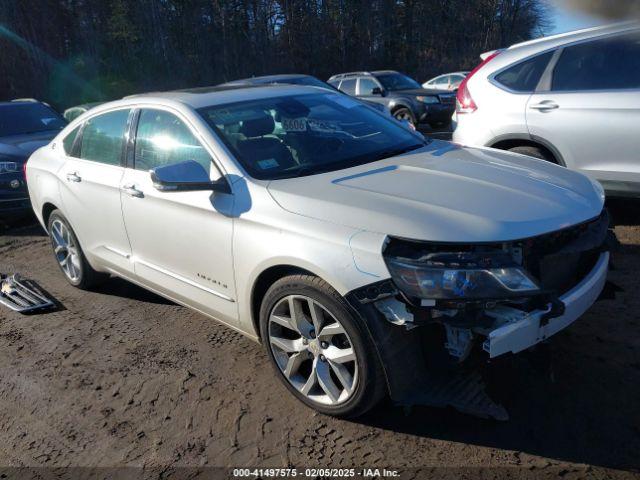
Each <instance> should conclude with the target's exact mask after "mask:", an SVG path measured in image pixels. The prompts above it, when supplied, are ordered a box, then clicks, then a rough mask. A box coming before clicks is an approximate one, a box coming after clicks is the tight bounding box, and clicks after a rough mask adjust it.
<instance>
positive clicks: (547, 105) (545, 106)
mask: <svg viewBox="0 0 640 480" xmlns="http://www.w3.org/2000/svg"><path fill="white" fill-rule="evenodd" d="M529 108H531V109H533V110H540V111H541V112H546V111H549V110H555V109H556V108H560V105H558V104H557V103H555V102H552V101H550V100H545V101H543V102H540V103H535V104H533V105H529Z"/></svg>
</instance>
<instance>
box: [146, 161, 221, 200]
mask: <svg viewBox="0 0 640 480" xmlns="http://www.w3.org/2000/svg"><path fill="white" fill-rule="evenodd" d="M151 181H153V186H154V187H156V189H157V190H160V191H161V192H188V191H196V190H212V191H214V192H220V193H231V187H230V186H229V184H228V183H227V181H226V180H225V179H224V178H223V179H220V180H217V181H215V182H212V181H211V179H210V178H209V174H208V173H207V171H206V170H205V169H204V167H203V166H202V165H200V164H199V163H198V162H195V161H193V160H187V161H186V162H181V163H174V164H172V165H166V166H164V167H156V168H154V169H153V170H151Z"/></svg>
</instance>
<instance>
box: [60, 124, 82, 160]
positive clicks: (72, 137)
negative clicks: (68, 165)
mask: <svg viewBox="0 0 640 480" xmlns="http://www.w3.org/2000/svg"><path fill="white" fill-rule="evenodd" d="M81 126H82V125H78V126H77V127H76V128H74V129H73V130H72V131H71V133H70V134H69V135H67V136H66V137H64V140H62V148H63V149H64V153H66V154H67V156H68V157H73V156H74V154H73V153H74V152H73V144H74V142H75V141H76V137H77V136H78V132H79V131H80V127H81Z"/></svg>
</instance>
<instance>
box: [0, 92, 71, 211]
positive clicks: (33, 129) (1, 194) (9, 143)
mask: <svg viewBox="0 0 640 480" xmlns="http://www.w3.org/2000/svg"><path fill="white" fill-rule="evenodd" d="M66 124H67V122H66V121H65V120H64V118H62V117H61V116H60V114H58V112H56V111H55V110H53V109H52V108H51V107H49V106H48V105H46V104H44V103H41V102H38V101H36V100H29V99H28V100H15V101H12V102H0V222H6V221H8V220H12V219H15V218H17V217H21V216H25V215H27V214H28V213H29V212H30V211H31V204H30V202H29V193H28V192H27V182H26V180H25V177H24V164H25V163H26V161H27V159H28V158H29V156H30V155H31V154H32V153H33V152H34V151H35V150H37V149H38V148H40V147H41V146H43V145H46V144H47V143H49V142H50V141H51V139H52V138H53V137H55V136H56V135H57V134H58V132H59V131H60V130H61V129H62V128H64V126H65V125H66Z"/></svg>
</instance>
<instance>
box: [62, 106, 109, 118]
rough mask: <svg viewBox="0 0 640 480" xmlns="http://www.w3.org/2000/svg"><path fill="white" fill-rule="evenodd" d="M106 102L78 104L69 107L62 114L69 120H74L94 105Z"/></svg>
mask: <svg viewBox="0 0 640 480" xmlns="http://www.w3.org/2000/svg"><path fill="white" fill-rule="evenodd" d="M103 103H104V102H93V103H83V104H82V105H76V106H75V107H71V108H67V109H66V110H65V111H64V113H63V114H62V116H63V117H64V118H65V120H66V121H67V122H72V121H73V120H75V119H76V118H78V117H79V116H80V115H82V114H83V113H84V112H88V111H89V110H91V109H92V108H93V107H97V106H98V105H102V104H103Z"/></svg>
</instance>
